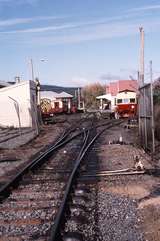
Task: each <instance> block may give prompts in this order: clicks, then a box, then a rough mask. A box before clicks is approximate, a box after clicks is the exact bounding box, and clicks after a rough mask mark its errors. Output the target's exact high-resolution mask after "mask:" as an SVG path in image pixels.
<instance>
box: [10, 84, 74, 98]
mask: <svg viewBox="0 0 160 241" xmlns="http://www.w3.org/2000/svg"><path fill="white" fill-rule="evenodd" d="M8 84H15V82H8ZM41 90H42V91H54V92H57V93H60V92H63V91H64V92H67V93H68V94H71V95H73V96H75V90H78V88H77V87H62V86H57V85H41Z"/></svg>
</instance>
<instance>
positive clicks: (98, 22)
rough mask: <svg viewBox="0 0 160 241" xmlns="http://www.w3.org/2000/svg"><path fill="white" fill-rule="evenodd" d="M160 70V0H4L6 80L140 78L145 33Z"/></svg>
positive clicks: (149, 55) (1, 39) (0, 58)
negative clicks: (141, 41) (138, 75)
mask: <svg viewBox="0 0 160 241" xmlns="http://www.w3.org/2000/svg"><path fill="white" fill-rule="evenodd" d="M141 26H143V28H144V31H145V79H146V81H149V61H150V60H152V61H153V73H154V78H156V77H158V76H160V65H159V49H160V44H159V43H160V1H159V0H134V1H130V0H0V80H5V81H13V80H14V77H15V76H20V78H21V79H22V80H28V79H32V75H31V59H32V61H33V69H34V76H35V77H38V78H39V79H40V82H41V84H51V85H63V86H84V85H87V84H89V83H94V82H101V83H107V82H109V81H112V80H116V79H129V78H135V79H136V78H137V72H138V69H139V53H140V33H139V27H141Z"/></svg>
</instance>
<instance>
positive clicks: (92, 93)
mask: <svg viewBox="0 0 160 241" xmlns="http://www.w3.org/2000/svg"><path fill="white" fill-rule="evenodd" d="M105 92H106V88H105V85H101V84H100V83H98V82H97V83H94V84H89V85H86V86H85V87H84V88H83V90H82V95H83V98H84V102H85V107H86V108H97V107H98V103H97V100H96V97H97V96H99V95H103V94H105Z"/></svg>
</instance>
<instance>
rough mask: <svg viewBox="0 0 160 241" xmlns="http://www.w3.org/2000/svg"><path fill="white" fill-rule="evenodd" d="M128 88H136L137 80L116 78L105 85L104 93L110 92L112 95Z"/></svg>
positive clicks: (135, 89)
mask: <svg viewBox="0 0 160 241" xmlns="http://www.w3.org/2000/svg"><path fill="white" fill-rule="evenodd" d="M124 90H129V91H135V92H137V90H138V82H137V80H118V81H116V82H111V83H109V85H107V87H106V93H107V94H109V93H110V94H111V95H112V96H116V95H117V94H118V92H120V91H124Z"/></svg>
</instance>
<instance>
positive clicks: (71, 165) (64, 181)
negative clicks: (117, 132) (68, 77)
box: [0, 121, 119, 241]
mask: <svg viewBox="0 0 160 241" xmlns="http://www.w3.org/2000/svg"><path fill="white" fill-rule="evenodd" d="M92 124H93V122H92ZM114 124H119V121H116V122H115V123H114ZM114 124H113V123H111V122H109V121H108V122H107V123H103V129H102V126H101V125H97V128H100V129H101V130H100V131H98V132H97V133H96V130H97V128H96V126H95V127H94V126H92V125H90V127H89V128H86V127H85V129H83V130H81V131H79V132H78V133H76V134H73V132H74V128H72V129H71V130H70V131H68V132H66V133H64V134H63V135H62V136H61V138H60V139H59V140H58V141H57V142H56V143H55V145H54V146H52V147H50V148H49V149H48V150H47V151H45V152H44V153H42V154H41V155H40V156H39V157H38V158H35V159H34V160H33V161H32V162H31V163H29V164H28V165H27V166H26V167H24V168H23V170H21V171H20V172H19V173H18V174H16V176H15V177H14V178H12V180H10V181H9V182H8V183H7V184H5V185H4V186H3V187H2V188H1V189H0V200H1V208H0V209H1V212H0V240H10V241H12V240H14V241H19V240H39V241H40V240H56V241H58V240H83V237H82V236H81V234H80V233H75V232H72V231H70V228H69V226H70V225H69V223H70V221H71V222H72V221H74V223H75V222H79V221H80V220H81V222H82V221H84V220H83V218H84V215H82V214H85V209H86V207H85V205H84V203H87V200H89V199H90V200H92V198H93V196H95V194H94V192H93V190H95V186H94V184H92V183H91V185H90V184H89V186H88V187H89V188H88V187H86V184H85V183H84V182H83V181H82V180H83V174H82V173H83V171H84V170H86V169H87V168H88V167H89V166H88V164H87V165H86V163H85V160H86V156H87V154H88V151H89V149H90V148H91V146H92V145H93V144H94V142H95V141H96V140H97V138H98V137H99V136H100V134H101V133H102V132H103V131H104V130H106V129H107V128H110V127H112V126H113V125H114ZM105 125H106V127H104V126H105ZM55 152H56V153H55ZM90 168H91V165H90ZM94 168H95V167H94ZM94 168H93V169H94ZM90 205H91V202H89V204H88V208H87V209H88V210H92V207H89V206H90ZM91 206H92V205H91ZM94 219H95V218H94ZM92 236H93V235H92ZM76 238H77V239H76Z"/></svg>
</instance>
